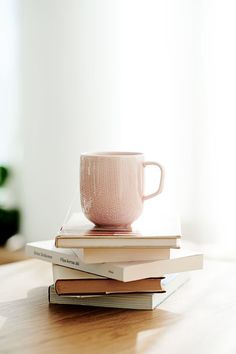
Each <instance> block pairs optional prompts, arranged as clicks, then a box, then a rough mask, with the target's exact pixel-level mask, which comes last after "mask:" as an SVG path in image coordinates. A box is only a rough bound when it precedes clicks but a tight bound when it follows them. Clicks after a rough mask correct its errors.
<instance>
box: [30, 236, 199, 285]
mask: <svg viewBox="0 0 236 354" xmlns="http://www.w3.org/2000/svg"><path fill="white" fill-rule="evenodd" d="M26 253H27V255H28V256H30V257H33V258H38V259H42V260H44V261H48V262H51V263H54V264H58V265H62V266H65V267H69V268H73V269H78V270H82V271H84V272H88V273H93V274H97V275H101V276H104V277H108V278H111V279H116V280H121V281H125V282H126V281H132V280H139V279H145V278H158V277H162V276H163V275H166V274H170V273H177V272H178V273H179V272H187V271H190V270H196V269H202V267H203V255H202V254H201V253H195V252H191V251H187V250H174V249H173V250H171V254H170V259H164V260H157V261H145V262H144V261H142V262H117V263H101V264H85V263H83V262H82V261H81V260H80V259H79V257H78V256H77V255H76V254H75V253H74V252H73V250H71V249H63V248H56V247H55V246H54V241H53V240H49V241H37V242H31V243H28V244H27V245H26Z"/></svg>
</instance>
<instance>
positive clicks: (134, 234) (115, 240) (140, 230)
mask: <svg viewBox="0 0 236 354" xmlns="http://www.w3.org/2000/svg"><path fill="white" fill-rule="evenodd" d="M180 237H181V234H180V227H179V224H177V223H176V224H175V225H172V223H166V222H164V223H162V222H161V221H159V222H158V223H153V222H152V223H145V224H138V225H137V224H136V225H135V226H130V227H129V228H118V229H117V228H100V227H96V226H95V225H94V224H92V223H89V222H88V221H87V222H85V221H83V220H81V218H80V217H79V214H77V213H74V214H72V215H71V216H70V218H69V219H68V221H67V222H66V223H65V224H64V225H63V227H62V228H61V230H60V232H59V233H58V234H57V235H56V237H55V246H56V247H62V248H153V247H156V248H157V247H158V248H179V247H180Z"/></svg>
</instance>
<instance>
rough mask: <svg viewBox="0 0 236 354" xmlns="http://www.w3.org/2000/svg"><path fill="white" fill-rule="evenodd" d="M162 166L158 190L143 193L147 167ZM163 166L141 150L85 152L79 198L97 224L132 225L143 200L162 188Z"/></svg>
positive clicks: (111, 225)
mask: <svg viewBox="0 0 236 354" xmlns="http://www.w3.org/2000/svg"><path fill="white" fill-rule="evenodd" d="M151 165H153V166H156V167H158V168H159V169H160V178H159V180H158V187H157V189H156V191H155V192H153V193H151V194H149V195H144V169H145V168H146V167H147V166H151ZM163 182H164V169H163V167H162V166H161V164H159V163H158V162H153V161H145V160H144V154H143V153H139V152H95V153H83V154H82V155H81V158H80V198H81V207H82V211H83V213H84V214H85V216H86V217H87V218H88V219H89V220H90V221H92V222H93V223H94V224H95V225H97V226H98V227H107V228H109V227H129V226H130V225H131V224H132V223H133V222H134V221H135V220H136V219H137V218H138V217H139V216H140V215H141V213H142V210H143V203H144V201H146V200H147V199H150V198H153V197H155V196H157V195H158V194H160V193H161V192H162V190H163Z"/></svg>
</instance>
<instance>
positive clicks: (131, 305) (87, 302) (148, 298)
mask: <svg viewBox="0 0 236 354" xmlns="http://www.w3.org/2000/svg"><path fill="white" fill-rule="evenodd" d="M188 280H189V275H188V274H186V273H181V274H171V275H168V276H167V277H166V278H165V279H163V280H162V286H163V287H164V288H165V290H166V292H164V293H142V294H140V293H134V294H110V295H100V296H92V297H91V296H90V297H83V298H81V296H62V295H57V293H56V291H55V288H54V285H51V286H50V287H49V289H48V298H49V303H50V304H61V305H81V306H98V307H114V308H124V309H136V310H153V309H155V308H156V307H157V306H159V305H160V304H161V303H162V302H163V301H165V300H166V299H167V298H168V297H169V296H170V295H172V294H173V293H174V292H175V291H176V290H177V289H178V288H180V287H181V286H182V285H183V284H185V283H186V282H187V281H188Z"/></svg>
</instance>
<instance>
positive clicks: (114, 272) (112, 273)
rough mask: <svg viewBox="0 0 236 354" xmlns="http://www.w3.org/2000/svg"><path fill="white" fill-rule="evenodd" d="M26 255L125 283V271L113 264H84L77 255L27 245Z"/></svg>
mask: <svg viewBox="0 0 236 354" xmlns="http://www.w3.org/2000/svg"><path fill="white" fill-rule="evenodd" d="M26 254H27V255H28V256H29V257H32V258H37V259H40V260H42V261H46V262H50V263H54V264H58V265H60V266H64V267H67V268H72V269H77V270H82V271H84V272H88V273H93V274H97V275H101V276H103V277H108V278H111V279H115V280H120V281H123V271H122V270H121V269H119V268H117V267H116V266H115V265H112V264H109V263H108V264H84V263H82V262H81V261H80V260H79V258H78V257H77V256H76V255H67V254H62V253H59V252H55V251H52V250H48V249H42V248H39V247H35V246H31V245H27V246H26Z"/></svg>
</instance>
